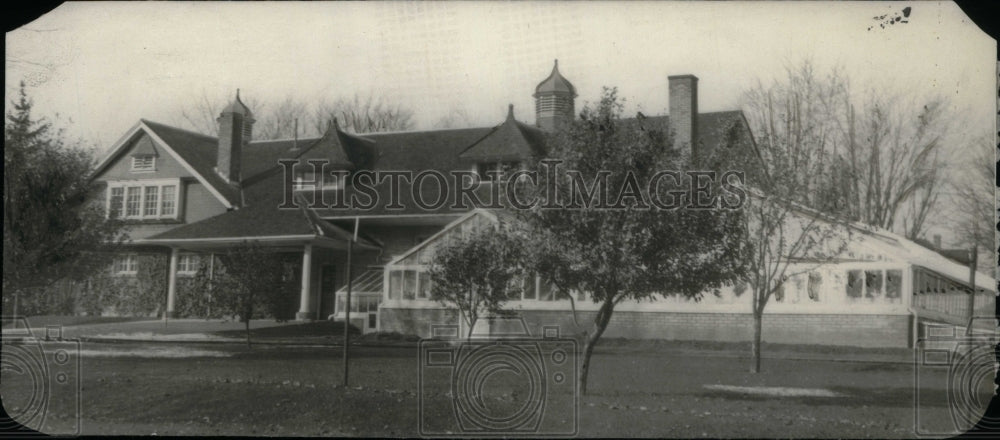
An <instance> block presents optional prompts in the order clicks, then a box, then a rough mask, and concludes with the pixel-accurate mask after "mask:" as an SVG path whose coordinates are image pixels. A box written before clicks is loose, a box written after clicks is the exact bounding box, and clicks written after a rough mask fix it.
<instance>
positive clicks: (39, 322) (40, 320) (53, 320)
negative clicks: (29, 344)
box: [3, 315, 156, 328]
mask: <svg viewBox="0 0 1000 440" xmlns="http://www.w3.org/2000/svg"><path fill="white" fill-rule="evenodd" d="M26 320H27V323H28V325H30V326H31V327H33V328H42V327H46V326H50V325H61V326H73V325H84V324H112V323H118V322H135V321H153V320H156V318H135V317H127V316H120V317H112V316H56V315H40V316H31V317H27V318H26ZM21 322H23V321H20V322H18V325H21ZM13 327H14V321H10V320H4V321H3V328H13Z"/></svg>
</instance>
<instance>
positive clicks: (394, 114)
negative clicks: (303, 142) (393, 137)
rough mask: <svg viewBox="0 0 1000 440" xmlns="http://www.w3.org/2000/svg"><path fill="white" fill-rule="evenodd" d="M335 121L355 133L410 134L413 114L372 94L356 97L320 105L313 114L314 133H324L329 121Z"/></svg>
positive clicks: (357, 95) (356, 95)
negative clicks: (398, 132)
mask: <svg viewBox="0 0 1000 440" xmlns="http://www.w3.org/2000/svg"><path fill="white" fill-rule="evenodd" d="M334 118H336V119H337V122H338V123H339V125H340V127H341V128H343V129H344V130H347V131H353V132H355V133H374V132H380V131H400V130H409V129H410V128H412V127H413V121H412V119H413V111H412V110H410V109H407V108H405V107H402V106H400V105H397V104H391V103H389V102H387V101H386V100H385V98H384V97H377V96H375V95H374V94H372V93H369V94H367V95H359V94H355V95H354V96H353V97H351V98H338V99H336V100H334V101H332V102H331V101H326V102H320V103H319V104H318V105H317V106H316V108H315V110H314V112H313V130H315V131H317V132H319V133H322V132H324V131H326V127H327V125H328V123H329V121H330V120H332V119H334Z"/></svg>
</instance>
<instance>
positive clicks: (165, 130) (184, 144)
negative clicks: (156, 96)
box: [142, 119, 240, 206]
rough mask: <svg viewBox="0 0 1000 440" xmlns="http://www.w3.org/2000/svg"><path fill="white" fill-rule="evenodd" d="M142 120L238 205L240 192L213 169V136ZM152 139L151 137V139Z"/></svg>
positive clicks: (213, 186) (200, 174)
mask: <svg viewBox="0 0 1000 440" xmlns="http://www.w3.org/2000/svg"><path fill="white" fill-rule="evenodd" d="M142 123H143V124H144V125H145V126H146V127H149V129H150V130H151V131H152V132H153V133H155V134H156V137H158V138H159V139H162V140H163V142H165V143H166V145H167V147H169V148H170V149H172V150H174V151H176V152H177V154H179V155H180V156H181V157H182V158H183V159H184V161H185V162H187V163H188V164H190V165H191V167H193V168H194V171H195V172H196V173H197V174H198V176H200V177H201V178H202V179H204V180H205V181H207V184H206V186H210V187H211V188H213V189H214V190H215V191H217V192H218V193H219V194H221V195H222V196H223V197H225V198H226V200H227V201H228V202H229V203H230V204H231V205H232V206H240V191H239V188H237V187H236V186H235V185H230V184H229V183H227V182H226V180H225V179H223V178H222V176H220V175H219V173H216V172H215V163H216V154H218V147H219V142H218V140H217V139H216V138H214V137H211V136H206V135H203V134H199V133H195V132H193V131H187V130H182V129H180V128H175V127H171V126H169V125H164V124H160V123H158V122H153V121H147V120H145V119H143V120H142ZM154 139H155V138H154Z"/></svg>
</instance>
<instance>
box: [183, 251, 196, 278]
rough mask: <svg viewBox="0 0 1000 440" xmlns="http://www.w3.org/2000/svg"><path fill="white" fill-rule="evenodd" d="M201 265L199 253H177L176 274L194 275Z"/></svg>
mask: <svg viewBox="0 0 1000 440" xmlns="http://www.w3.org/2000/svg"><path fill="white" fill-rule="evenodd" d="M200 266H201V255H199V254H196V253H194V252H182V253H179V254H177V275H182V276H194V275H195V274H196V273H198V268H199V267H200Z"/></svg>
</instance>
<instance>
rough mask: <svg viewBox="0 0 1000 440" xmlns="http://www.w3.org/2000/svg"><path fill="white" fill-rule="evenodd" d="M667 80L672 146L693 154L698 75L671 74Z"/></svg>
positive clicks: (695, 132)
mask: <svg viewBox="0 0 1000 440" xmlns="http://www.w3.org/2000/svg"><path fill="white" fill-rule="evenodd" d="M667 81H668V83H669V91H668V93H669V94H670V96H669V97H670V109H669V112H670V131H671V132H672V134H673V136H674V148H677V149H680V150H682V151H685V152H687V154H690V155H691V156H694V155H695V154H696V152H695V151H694V145H696V142H697V141H698V77H696V76H694V75H672V76H668V77H667Z"/></svg>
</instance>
